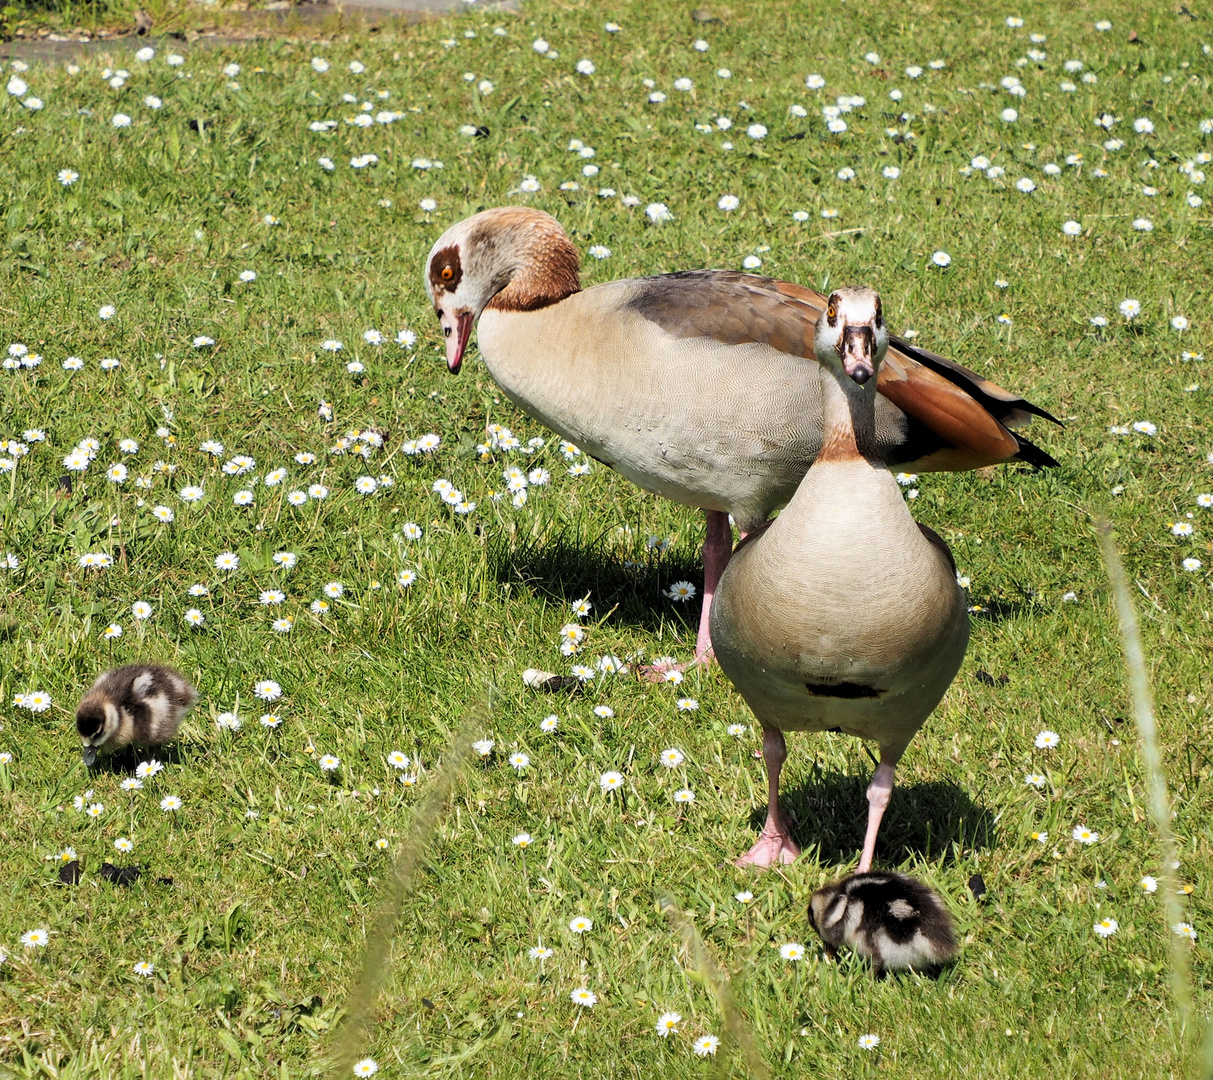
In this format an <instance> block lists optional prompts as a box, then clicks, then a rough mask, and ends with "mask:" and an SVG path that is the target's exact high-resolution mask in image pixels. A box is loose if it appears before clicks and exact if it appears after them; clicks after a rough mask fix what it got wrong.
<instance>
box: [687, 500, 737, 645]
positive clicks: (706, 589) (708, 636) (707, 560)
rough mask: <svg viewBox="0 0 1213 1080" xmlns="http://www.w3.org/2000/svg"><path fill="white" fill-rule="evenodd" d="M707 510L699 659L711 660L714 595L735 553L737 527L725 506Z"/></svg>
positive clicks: (698, 640)
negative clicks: (735, 527)
mask: <svg viewBox="0 0 1213 1080" xmlns="http://www.w3.org/2000/svg"><path fill="white" fill-rule="evenodd" d="M704 513H705V514H707V518H708V534H707V537H706V538H705V539H704V541H703V611H702V612H701V614H700V616H699V635H698V637H697V638H696V641H695V660H696V662H697V663H698V662H703V663H708V662H709V661H711V659H712V633H711V629H710V627H711V621H710V620H711V613H712V597H713V596H714V595H715V594H716V586H717V585H718V584H720V575H721V574H723V573H724V568H725V567H726V566H728V565H729V559H730V558H731V557H732V554H733V527H732V526H731V525H730V524H729V515H728V514H726V513H725V512H724V511H723V510H705V511H704Z"/></svg>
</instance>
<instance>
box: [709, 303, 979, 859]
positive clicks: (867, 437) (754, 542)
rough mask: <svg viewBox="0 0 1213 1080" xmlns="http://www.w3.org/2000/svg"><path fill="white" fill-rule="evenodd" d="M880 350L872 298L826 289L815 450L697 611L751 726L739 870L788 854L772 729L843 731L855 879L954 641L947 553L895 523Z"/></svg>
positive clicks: (956, 619) (779, 760)
mask: <svg viewBox="0 0 1213 1080" xmlns="http://www.w3.org/2000/svg"><path fill="white" fill-rule="evenodd" d="M888 341H889V338H888V330H887V329H886V327H885V324H884V320H883V317H882V312H881V305H880V297H879V296H877V295H876V293H875V292H874V291H873V290H871V289H866V288H856V289H838V290H836V291H835V292H834V293H832V294H831V295H830V298H829V300H828V302H827V305H826V309H825V311H824V312H823V313H822V316H821V318H820V320H819V321H818V323H817V335H816V338H815V340H814V345H815V350H816V354H817V358H818V359H819V360H820V361H821V364H820V367H819V369H818V378H819V379H820V382H821V392H822V394H821V396H822V405H823V420H824V437H823V441H822V447H821V451H820V453H819V454H818V455H817V460H816V461H815V462H814V463H813V466H812V468H810V469H809V471H808V472H807V473H806V474H805V477H804V479H803V480H802V481H801V482H800V486H799V487H798V488H797V489H796V494H795V495H793V496H792V499H791V501H790V502H789V503H788V505H787V506H786V507H785V508H784V509H783V510H782V511H781V512H780V514H779V516H778V517H777V518H776V519H775V520H774V521H773V522H771V524H770V525H769V526H767V528H765V529H764V530H763V531H762V532H761V533H759V534H757V535H756V536H754V537H752V538H751V539H750V540H749V541H748V542H744V543H742V544H741V545H740V546H739V547H738V549H737V552H736V554H735V555H734V556H733V559H732V560H731V561H730V563H729V565H728V567H727V568H726V569H725V571H724V574H723V575H722V576H721V579H720V584H719V588H718V590H717V593H716V600H715V602H714V603H713V604H712V642H713V645H714V647H715V650H716V658H717V660H719V662H720V666H721V668H722V669H723V670H724V673H725V674H726V675H728V677H729V679H730V680H731V681H732V682H733V685H734V686H736V687H737V689H738V690H739V691H740V692H741V695H742V697H744V698H745V699H746V702H747V704H748V705H749V706H750V708H751V709H752V710H753V711H754V715H755V716H757V717H758V720H759V722H760V723H761V724H762V728H763V740H762V752H763V757H764V758H765V760H766V767H767V781H768V797H767V820H766V824H765V825H764V827H763V830H762V835H761V836H759V838H758V840H757V842H756V843H755V844H754V846H753V847H752V848H751V849H750V850H749V851H748V852H747V853H746V854H745V855H743V856H742V857H741V860H740V863H741V864H742V865H745V864H752V865H757V866H770V865H772V864H774V863H776V862H790V861H792V859H794V858H795V857H796V855H797V854H799V850H798V848H797V847H796V845H795V843H794V842H793V840H792V837H791V834H790V832H789V830H788V827H787V822H786V819H785V818H784V816H783V813H782V811H781V810H780V806H779V772H780V769H781V767H782V765H783V762H784V759H785V758H786V756H787V748H786V746H785V743H784V737H783V732H784V731H842V732H844V733H846V734H848V735H856V736H858V737H859V738H862V739H871V740H872V741H874V742H876V743H877V744H878V745H879V747H880V764H879V765H878V766H877V768H876V772H875V774H874V775H873V777H872V782H871V785H870V786H869V788H868V825H867V833H866V835H865V837H864V842H863V853H862V854H861V856H860V859H859V871H858V872H859V873H864V872H866V871H868V870H870V869H871V866H872V856H873V853H874V851H875V848H876V834H877V832H878V831H879V829H880V821H881V818H882V816H883V814H884V811H885V807H886V806H887V805H888V803H889V797H890V795H891V794H892V791H893V770H894V768H895V766H896V765H897V762H898V761H899V760H900V758H901V755H902V754H903V753H904V752H905V749H906V747H907V746H908V745H909V743H910V740H911V739H913V738H914V735H915V733H916V732H917V731H918V729H919V728H920V727H922V725H923V723H924V722H925V721H926V719H927V717H928V716H929V715H930V714H931V712H932V710H934V708H935V706H936V705H938V704H939V702H940V699H941V698H942V697H943V695H944V693H945V691H946V690H947V688H948V686H949V685H950V684H951V682H952V679H953V678H954V677H955V675H956V672H957V671H958V670H959V668H960V664H961V661H962V660H963V659H964V654H965V649H966V647H967V645H968V641H969V616H968V609H967V605H966V599H965V595H964V592H963V590H962V589H961V588H960V586H959V585H958V584H957V582H956V565H955V563H954V562H953V561H952V555H951V553H950V552H949V551H948V548H947V545H946V544H945V543H944V542H943V540H942V539H940V537H939V536H937V535H936V534H935V533H934V532H932V531H931V530H930V529H928V528H926V526H923V525H919V524H918V523H917V522H916V521H915V520H914V519H913V517H911V516H910V511H909V509H908V507H907V505H906V501H905V498H904V496H903V495H902V494H901V490H900V488H899V486H898V484H897V481H896V480H895V479H894V478H893V477H892V476H891V475H890V473H889V471H888V469H887V468H886V465H885V462H884V460H883V459H882V457H881V452H880V446H879V441H878V439H877V435H876V401H877V395H876V381H877V380H876V376H877V374H878V372H879V370H880V366H881V363H882V362H883V361H884V360H885V358H886V355H887V353H886V350H887V349H888Z"/></svg>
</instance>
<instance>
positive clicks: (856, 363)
mask: <svg viewBox="0 0 1213 1080" xmlns="http://www.w3.org/2000/svg"><path fill="white" fill-rule="evenodd" d="M875 356H876V334H875V332H874V331H873V330H872V328H871V327H870V326H866V325H861V326H846V327H844V328H843V331H842V367H843V370H844V371H845V372H846V373H847V374H848V375H849V376H850V377H851V378H852V379H854V380H855V382H857V383H858V384H859V385H860V386H863V384H864V383H866V382H867V381H868V380H869V379H870V378H871V377H872V376H873V375H875V374H876V361H875Z"/></svg>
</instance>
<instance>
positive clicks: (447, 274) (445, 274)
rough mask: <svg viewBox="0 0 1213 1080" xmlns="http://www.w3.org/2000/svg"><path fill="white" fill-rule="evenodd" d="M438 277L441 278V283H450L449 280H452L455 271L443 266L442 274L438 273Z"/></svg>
mask: <svg viewBox="0 0 1213 1080" xmlns="http://www.w3.org/2000/svg"><path fill="white" fill-rule="evenodd" d="M438 276H439V277H440V278H442V280H443V281H450V280H451V278H453V277H454V276H455V271H454V270H452V269H451V268H450V267H449V266H444V267H443V268H442V273H440V274H439V275H438Z"/></svg>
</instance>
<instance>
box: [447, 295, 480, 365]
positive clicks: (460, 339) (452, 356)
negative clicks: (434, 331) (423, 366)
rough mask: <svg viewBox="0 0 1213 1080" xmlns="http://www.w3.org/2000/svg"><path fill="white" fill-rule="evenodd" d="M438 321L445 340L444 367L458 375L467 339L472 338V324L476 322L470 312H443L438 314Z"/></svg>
mask: <svg viewBox="0 0 1213 1080" xmlns="http://www.w3.org/2000/svg"><path fill="white" fill-rule="evenodd" d="M438 321H439V322H441V323H442V333H443V336H444V337H445V338H446V366H447V367H448V368H450V371H451V374H452V375H458V374H459V368H460V366H461V365H462V364H463V352H464V350H465V349H466V348H467V347H468V338H469V337H471V336H472V324H473V323H474V322H475V321H476V320H475V318H474V317H473V315H472V313H471V312H470V311H460V312H457V313H452V312H449V311H445V310H443V311H439V312H438Z"/></svg>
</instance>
